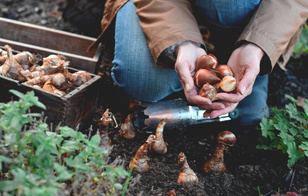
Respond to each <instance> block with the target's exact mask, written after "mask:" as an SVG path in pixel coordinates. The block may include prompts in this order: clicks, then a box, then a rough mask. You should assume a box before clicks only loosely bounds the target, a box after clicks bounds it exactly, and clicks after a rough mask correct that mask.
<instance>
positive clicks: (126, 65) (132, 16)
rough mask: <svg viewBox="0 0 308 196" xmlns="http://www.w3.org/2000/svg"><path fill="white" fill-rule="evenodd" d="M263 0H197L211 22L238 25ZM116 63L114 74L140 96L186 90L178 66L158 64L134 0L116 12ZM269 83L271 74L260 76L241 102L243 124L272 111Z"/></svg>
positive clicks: (149, 97) (145, 98) (162, 95)
mask: <svg viewBox="0 0 308 196" xmlns="http://www.w3.org/2000/svg"><path fill="white" fill-rule="evenodd" d="M259 1H260V0H254V1H253V0H251V1H248V0H242V1H236V0H234V1H231V0H228V1H225V2H227V4H225V6H224V7H223V6H221V2H220V1H213V0H203V1H202V0H197V1H196V6H197V7H198V9H200V11H201V13H203V14H204V17H205V19H206V20H207V21H209V22H210V23H211V24H215V25H217V26H222V27H224V26H226V27H227V28H232V27H236V28H238V27H240V26H241V24H242V23H244V22H245V21H248V19H247V18H248V17H250V16H251V14H252V13H253V10H255V8H256V7H257V5H258V3H259ZM230 2H232V3H230ZM236 2H242V3H241V4H240V3H236ZM245 2H246V3H245ZM247 2H251V3H247ZM202 5H209V7H207V6H202ZM233 10H235V11H233ZM230 13H233V14H230ZM123 32H125V33H123ZM219 59H220V58H219ZM113 65H114V66H113V68H112V72H111V76H112V78H113V80H114V82H115V83H116V84H117V85H118V86H120V87H122V88H123V89H124V90H125V92H126V93H127V94H128V95H129V96H131V97H133V98H135V99H137V100H140V101H145V102H156V101H159V100H161V99H163V98H165V97H167V96H168V95H170V94H172V93H174V92H178V91H181V90H182V86H181V83H180V80H179V78H178V75H177V74H176V72H175V70H174V69H164V68H159V67H157V66H156V65H155V64H154V61H153V58H152V56H151V53H150V51H149V48H148V45H147V41H146V37H145V35H144V33H143V31H142V29H141V27H140V26H139V18H138V16H137V14H136V8H135V6H134V4H133V1H132V0H131V1H129V2H128V3H126V4H125V5H124V6H123V7H122V8H121V9H120V10H119V12H118V14H117V16H116V25H115V53H114V60H113ZM267 84H268V76H263V77H261V76H258V77H257V80H256V81H255V85H254V88H253V92H252V93H251V95H249V96H248V97H246V98H245V99H244V100H243V101H241V102H240V104H239V105H238V109H239V111H240V116H239V119H240V123H241V124H242V125H250V124H256V123H258V122H259V121H260V119H261V118H262V117H263V116H265V115H268V111H267V112H264V111H265V110H264V109H265V108H267V104H266V100H267ZM243 117H245V118H243Z"/></svg>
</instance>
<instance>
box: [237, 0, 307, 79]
mask: <svg viewBox="0 0 308 196" xmlns="http://www.w3.org/2000/svg"><path fill="white" fill-rule="evenodd" d="M307 17H308V1H307V0H262V2H261V3H260V5H259V8H258V9H257V11H256V12H255V13H254V15H253V17H252V18H251V20H250V22H249V23H248V25H247V26H246V27H245V29H244V31H243V32H242V34H241V35H240V37H239V39H238V42H237V45H238V46H239V45H240V44H241V43H243V42H245V41H249V42H252V43H254V44H256V45H258V46H259V47H260V48H262V49H263V51H264V52H265V55H264V58H263V59H264V63H263V65H261V72H260V74H261V75H264V74H268V73H270V72H271V71H272V69H273V67H274V65H275V64H276V63H278V64H279V65H280V66H281V67H282V68H284V66H285V64H286V63H287V61H288V60H289V58H290V56H291V54H292V52H293V49H294V46H295V44H296V42H297V40H298V37H299V34H300V32H301V29H302V26H303V24H304V23H305V21H306V20H307ZM266 59H267V60H266Z"/></svg>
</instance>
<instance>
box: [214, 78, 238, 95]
mask: <svg viewBox="0 0 308 196" xmlns="http://www.w3.org/2000/svg"><path fill="white" fill-rule="evenodd" d="M236 86H237V83H236V79H235V78H234V77H232V76H225V77H223V78H222V80H221V82H220V83H219V85H218V88H219V89H220V90H222V91H224V92H227V93H229V92H232V91H234V90H235V89H236Z"/></svg>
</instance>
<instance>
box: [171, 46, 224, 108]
mask: <svg viewBox="0 0 308 196" xmlns="http://www.w3.org/2000/svg"><path fill="white" fill-rule="evenodd" d="M175 54H176V56H177V58H176V62H175V71H176V72H177V74H178V76H179V78H180V81H181V84H182V86H183V89H184V93H185V96H186V99H187V101H188V102H189V103H191V104H193V105H197V106H198V107H199V108H200V109H205V110H209V109H210V110H215V109H222V107H224V104H222V103H215V104H213V103H212V101H211V100H210V99H208V98H205V97H202V96H200V95H198V91H197V90H198V89H197V87H196V86H195V83H194V79H193V77H194V75H195V68H196V62H197V60H198V59H199V58H200V57H201V56H202V55H205V54H206V52H205V50H204V49H202V48H200V47H199V46H198V45H197V44H195V43H192V42H188V41H187V42H183V43H181V44H180V45H179V46H178V47H177V49H176V51H175Z"/></svg>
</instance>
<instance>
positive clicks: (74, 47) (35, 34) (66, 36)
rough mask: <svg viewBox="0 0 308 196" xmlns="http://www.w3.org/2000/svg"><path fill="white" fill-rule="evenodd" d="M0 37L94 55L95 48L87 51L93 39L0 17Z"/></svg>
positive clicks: (89, 55) (83, 54)
mask: <svg viewBox="0 0 308 196" xmlns="http://www.w3.org/2000/svg"><path fill="white" fill-rule="evenodd" d="M0 37H1V38H3V39H9V40H12V41H16V42H22V43H26V44H31V45H37V46H41V47H44V48H49V49H53V50H59V51H63V52H67V53H72V54H76V55H81V56H86V57H91V58H92V57H94V55H95V53H96V48H95V49H93V50H91V51H89V52H88V51H87V49H88V47H89V46H90V45H91V43H93V42H94V41H95V40H96V39H95V38H92V37H88V36H83V35H78V34H74V33H69V32H65V31H61V30H56V29H52V28H47V27H43V26H39V25H33V24H29V23H25V22H20V21H16V20H11V19H6V18H2V17H0Z"/></svg>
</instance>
